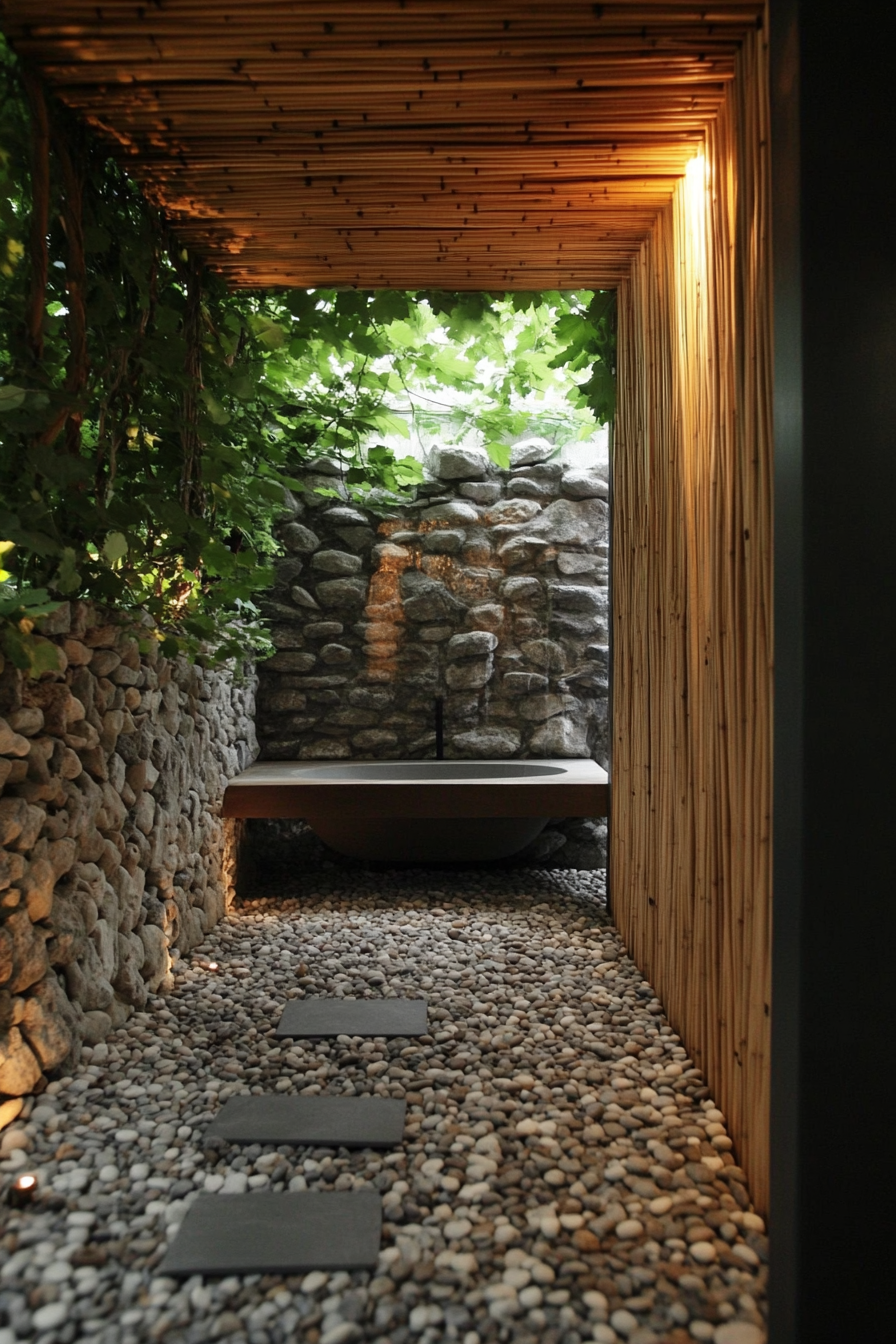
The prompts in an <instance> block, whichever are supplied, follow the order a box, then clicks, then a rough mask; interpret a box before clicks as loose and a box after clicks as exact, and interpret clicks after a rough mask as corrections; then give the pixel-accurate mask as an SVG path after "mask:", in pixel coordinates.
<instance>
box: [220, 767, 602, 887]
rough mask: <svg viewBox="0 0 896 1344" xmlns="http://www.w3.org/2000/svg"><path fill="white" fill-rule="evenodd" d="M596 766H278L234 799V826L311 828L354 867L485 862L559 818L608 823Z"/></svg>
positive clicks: (234, 788) (234, 785)
mask: <svg viewBox="0 0 896 1344" xmlns="http://www.w3.org/2000/svg"><path fill="white" fill-rule="evenodd" d="M607 792H608V780H607V773H606V771H605V770H603V769H601V767H600V766H599V765H598V764H597V763H596V762H595V761H592V760H578V759H574V760H573V759H571V760H566V759H562V758H558V759H552V760H525V761H340V762H338V763H332V764H331V763H329V762H324V761H269V762H263V763H260V764H258V765H253V766H250V767H249V769H248V770H245V771H243V773H242V774H241V775H237V777H236V778H235V779H233V780H231V782H230V784H228V786H227V789H226V791H225V794H224V815H225V816H228V817H267V818H277V817H296V818H299V817H300V818H302V819H303V820H304V821H306V822H307V823H308V825H309V826H311V827H312V829H313V830H314V831H316V832H317V834H318V835H319V836H320V838H321V840H323V841H324V843H325V844H327V845H329V846H330V847H331V848H332V849H335V850H337V851H338V852H339V853H341V854H348V855H350V856H352V857H353V858H359V859H369V860H374V861H384V862H388V861H390V860H392V861H394V862H398V863H414V862H417V863H427V862H428V863H445V862H449V863H450V862H466V863H469V862H477V861H483V860H489V859H501V858H507V857H508V856H509V855H511V854H515V853H517V852H518V851H519V850H521V849H523V848H524V847H525V846H526V845H527V844H528V843H529V842H530V841H531V840H534V838H535V837H536V836H537V835H538V833H539V831H541V830H542V829H543V827H544V826H545V825H546V823H547V821H548V820H549V819H550V818H551V817H602V816H606V812H607Z"/></svg>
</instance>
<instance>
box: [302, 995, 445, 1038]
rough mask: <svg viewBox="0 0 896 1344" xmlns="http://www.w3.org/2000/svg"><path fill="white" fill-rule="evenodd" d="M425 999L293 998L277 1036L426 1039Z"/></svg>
mask: <svg viewBox="0 0 896 1344" xmlns="http://www.w3.org/2000/svg"><path fill="white" fill-rule="evenodd" d="M426 1031H427V1027H426V1000H425V999H293V1000H292V1001H291V1002H290V1003H288V1004H287V1005H286V1007H285V1008H284V1009H283V1016H282V1017H281V1018H280V1021H279V1022H278V1024H277V1035H278V1036H294V1037H298V1038H300V1039H301V1038H303V1037H304V1038H306V1039H308V1038H310V1037H316V1036H425V1035H426Z"/></svg>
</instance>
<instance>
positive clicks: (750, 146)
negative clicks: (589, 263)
mask: <svg viewBox="0 0 896 1344" xmlns="http://www.w3.org/2000/svg"><path fill="white" fill-rule="evenodd" d="M766 81H767V77H766V70H765V48H764V42H763V38H762V36H761V35H756V36H754V37H752V38H751V39H750V40H748V41H747V42H746V43H745V46H744V50H743V53H742V55H741V56H740V57H739V61H738V71H737V78H736V80H735V82H734V84H733V85H732V88H731V90H730V93H729V97H728V99H727V100H726V104H725V106H724V108H723V109H722V111H721V113H720V115H719V117H718V118H717V119H716V120H715V121H714V122H713V123H712V124H711V125H710V126H709V127H708V130H707V138H706V147H705V181H704V180H703V172H702V171H701V168H700V167H699V165H698V167H697V168H692V169H691V170H690V171H689V173H688V176H687V177H686V178H685V181H684V182H683V183H682V184H681V185H680V186H679V187H678V188H677V189H676V192H675V195H674V199H673V201H672V203H671V205H670V206H669V207H668V208H667V209H666V210H665V211H664V212H663V214H662V215H661V217H660V219H659V220H658V221H657V226H656V228H655V229H654V231H653V233H652V235H651V237H650V238H649V240H647V241H646V242H645V243H644V244H643V246H642V248H641V250H640V253H639V256H638V257H637V258H636V260H635V262H634V263H633V265H632V268H631V272H630V276H629V277H628V279H627V280H626V281H625V282H624V284H623V285H622V286H621V289H620V343H621V347H622V348H621V357H620V412H619V430H618V434H617V439H616V453H615V466H614V471H615V483H614V492H615V507H616V523H615V541H616V548H615V554H614V560H613V601H614V613H615V615H614V641H615V642H614V654H615V660H616V664H615V690H614V723H613V774H614V785H613V787H614V809H613V819H614V826H613V837H612V854H611V867H612V884H613V891H614V909H615V913H616V917H617V919H618V920H619V923H620V926H621V928H622V930H623V933H624V935H625V937H626V938H627V940H628V941H629V943H630V946H631V947H632V951H633V954H634V956H635V957H636V959H637V961H638V964H639V965H640V966H641V967H642V968H643V969H644V970H645V972H646V973H647V974H648V975H649V976H650V978H651V980H652V982H653V983H654V985H655V986H656V988H657V992H658V993H659V994H660V997H661V998H662V999H663V1002H664V1003H665V1005H666V1006H667V1009H668V1011H669V1014H670V1016H671V1018H672V1020H673V1022H674V1023H675V1024H676V1028H677V1029H678V1030H679V1031H680V1033H681V1035H682V1037H683V1039H684V1040H685V1042H686V1044H687V1046H688V1048H689V1050H690V1052H691V1054H692V1056H693V1058H694V1061H695V1062H696V1063H697V1064H699V1066H700V1067H701V1068H702V1069H703V1070H704V1071H705V1073H706V1076H707V1078H708V1081H709V1084H710V1088H711V1090H712V1091H713V1093H714V1094H715V1096H716V1098H717V1099H718V1101H719V1102H720V1104H721V1106H722V1109H723V1110H724V1111H725V1113H726V1115H727V1119H728V1124H729V1130H730V1132H731V1133H732V1135H733V1136H734V1138H735V1143H736V1152H737V1156H738V1159H739V1160H740V1162H741V1164H742V1165H743V1166H744V1167H745V1168H746V1170H747V1172H748V1174H749V1176H750V1181H751V1190H752V1194H753V1198H754V1200H755V1202H756V1204H757V1205H758V1207H760V1208H764V1207H765V1206H766V1202H767V1196H768V1102H769V1097H768V1051H769V1011H770V1006H769V1005H770V1000H769V984H770V947H769V938H770V921H771V901H770V872H769V817H770V780H771V747H770V742H771V659H772V648H771V490H770V459H771V412H770V405H771V379H770V320H769V273H768V266H769V257H768V251H769V249H768V231H767V216H768V200H767V163H766V154H767V148H766V147H767V142H768V125H767V106H766V98H767V82H766ZM698 176H699V180H698Z"/></svg>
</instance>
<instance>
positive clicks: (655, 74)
mask: <svg viewBox="0 0 896 1344" xmlns="http://www.w3.org/2000/svg"><path fill="white" fill-rule="evenodd" d="M761 11H762V3H761V0H715V3H714V4H712V5H711V6H709V7H707V6H706V5H703V4H695V3H693V0H663V2H662V3H657V0H615V3H609V4H601V5H594V4H591V3H588V2H587V0H564V3H563V4H556V3H551V2H550V0H517V2H516V3H514V4H508V3H507V0H250V3H245V0H243V2H242V3H240V4H234V3H233V2H232V0H164V2H162V0H156V2H155V3H140V2H139V0H103V2H102V3H101V4H97V3H96V2H95V0H40V3H39V4H38V3H36V2H35V0H0V26H2V28H3V30H4V31H5V32H6V33H7V35H8V36H9V38H10V40H11V41H12V43H13V45H14V47H15V49H16V51H17V52H18V53H19V54H20V55H22V56H23V57H24V58H25V59H27V60H29V61H32V62H33V63H34V64H35V65H36V66H37V67H39V68H40V70H41V72H42V74H43V76H44V78H45V79H46V80H47V81H48V83H49V84H50V85H51V87H52V88H53V89H54V90H55V91H56V92H57V94H58V95H59V96H60V97H61V98H62V99H63V100H64V101H65V102H66V103H68V104H69V106H70V107H72V108H73V109H74V110H75V111H77V112H78V113H80V114H81V115H82V116H83V117H84V118H85V119H86V120H87V121H88V122H89V123H90V124H91V125H92V126H93V127H94V128H96V129H97V130H98V131H99V132H100V133H101V134H103V135H104V136H106V138H107V139H108V140H109V142H110V143H111V144H112V145H113V146H117V147H118V150H119V152H120V154H121V156H122V158H123V159H124V160H125V161H126V163H127V167H128V170H129V171H130V172H131V173H132V174H133V176H134V177H135V178H137V179H138V180H139V181H140V182H141V183H142V184H143V187H144V190H145V191H146V193H147V195H148V196H150V197H151V198H152V199H154V200H155V201H156V202H157V203H158V204H159V205H161V206H162V207H163V208H164V209H165V210H166V212H167V214H168V215H169V217H170V218H171V219H172V220H173V221H174V222H175V223H176V225H177V229H178V233H179V235H180V237H181V238H182V239H183V241H184V242H185V243H187V245H188V246H190V247H192V248H193V249H194V250H195V251H196V252H197V253H198V254H199V255H201V256H204V257H207V258H210V259H211V260H212V262H213V263H214V264H215V265H216V266H217V267H218V268H219V269H220V270H221V271H222V272H223V273H224V274H225V275H226V276H227V277H228V279H229V281H230V282H231V283H232V284H235V285H252V286H268V285H306V286H312V285H325V286H331V285H361V286H363V287H365V288H373V287H376V286H385V287H393V288H398V289H408V288H418V287H429V286H432V287H438V288H444V289H530V290H532V289H555V288H563V289H568V288H578V287H584V288H599V287H601V286H612V285H615V284H616V283H617V282H618V281H619V280H620V279H621V278H623V277H624V276H625V275H626V274H627V272H628V268H629V265H630V262H631V257H632V254H633V252H634V251H635V250H636V249H637V247H638V246H639V245H640V243H641V241H642V240H643V239H644V238H645V237H646V236H647V235H648V233H649V232H650V229H651V228H652V226H653V221H654V219H655V218H656V215H657V213H658V211H660V210H662V209H663V208H664V207H665V206H666V205H667V204H668V202H669V201H670V200H671V197H672V191H673V188H674V185H675V181H676V180H677V178H678V177H680V175H681V173H682V172H683V171H684V167H685V164H686V163H687V162H688V160H689V159H690V158H691V157H692V156H693V154H694V153H695V152H696V150H697V148H698V147H699V145H700V144H701V143H702V140H703V135H704V130H705V127H706V124H707V122H709V121H711V120H712V118H713V117H714V116H715V115H716V112H717V110H718V108H719V106H720V104H721V102H722V100H723V99H724V96H725V89H726V88H727V85H728V84H729V83H730V81H731V79H732V76H733V70H734V60H735V55H736V52H737V50H738V48H739V45H740V43H741V41H742V40H743V37H744V34H745V33H746V32H748V31H750V30H751V29H752V28H753V27H754V26H755V22H756V19H757V16H758V15H759V14H760V13H761Z"/></svg>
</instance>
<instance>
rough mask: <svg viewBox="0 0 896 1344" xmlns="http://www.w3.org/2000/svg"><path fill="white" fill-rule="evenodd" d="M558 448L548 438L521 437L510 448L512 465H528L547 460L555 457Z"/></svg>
mask: <svg viewBox="0 0 896 1344" xmlns="http://www.w3.org/2000/svg"><path fill="white" fill-rule="evenodd" d="M556 451H557V450H556V448H555V447H554V445H553V444H552V443H548V441H547V439H539V438H531V439H521V440H520V442H519V443H515V444H514V445H513V447H512V448H511V450H510V465H511V467H528V466H531V465H532V464H534V463H535V462H547V460H548V458H549V457H553V455H554V453H555V452H556Z"/></svg>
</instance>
